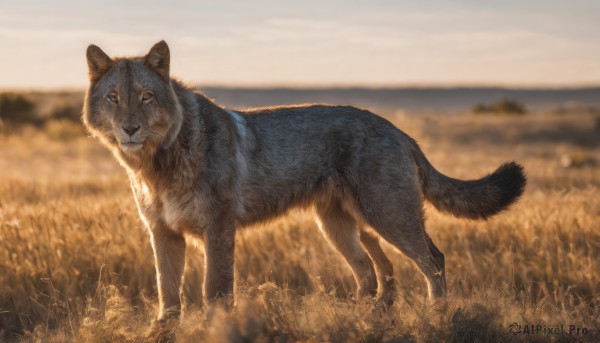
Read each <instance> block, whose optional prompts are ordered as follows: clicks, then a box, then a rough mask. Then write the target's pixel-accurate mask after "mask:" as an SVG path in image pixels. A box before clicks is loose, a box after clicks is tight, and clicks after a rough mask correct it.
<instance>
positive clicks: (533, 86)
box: [0, 78, 600, 93]
mask: <svg viewBox="0 0 600 343" xmlns="http://www.w3.org/2000/svg"><path fill="white" fill-rule="evenodd" d="M175 80H177V78H175ZM187 85H188V86H189V87H190V88H192V89H202V88H213V89H214V88H221V89H241V90H274V89H288V90H331V89H342V90H343V89H366V90H393V89H423V90H427V89H447V90H452V89H506V90H578V89H596V88H600V82H594V83H589V82H585V83H564V84H543V83H528V84H520V83H519V84H508V83H492V82H489V83H487V82H464V83H462V82H458V83H445V82H438V83H435V82H432V83H398V84H389V83H381V84H371V83H363V84H359V83H348V84H343V83H326V84H325V83H289V84H286V83H256V84H252V83H188V84H187ZM87 88H88V87H87V86H51V87H40V86H33V87H21V86H16V87H10V86H8V87H4V86H0V92H1V93H9V92H14V93H61V92H84V91H86V90H87Z"/></svg>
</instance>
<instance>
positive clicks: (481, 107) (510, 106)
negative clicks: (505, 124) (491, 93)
mask: <svg viewBox="0 0 600 343" xmlns="http://www.w3.org/2000/svg"><path fill="white" fill-rule="evenodd" d="M473 113H476V114H508V115H524V114H526V113H527V108H526V107H525V105H524V104H522V103H521V102H519V101H517V100H513V99H503V100H500V101H497V102H494V103H491V104H477V105H475V106H474V107H473Z"/></svg>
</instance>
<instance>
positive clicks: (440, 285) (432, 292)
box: [361, 182, 446, 299]
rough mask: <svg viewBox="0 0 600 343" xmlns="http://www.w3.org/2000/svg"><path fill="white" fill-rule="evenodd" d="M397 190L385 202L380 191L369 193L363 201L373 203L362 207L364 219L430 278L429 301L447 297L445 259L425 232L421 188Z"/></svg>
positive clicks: (412, 185)
mask: <svg viewBox="0 0 600 343" xmlns="http://www.w3.org/2000/svg"><path fill="white" fill-rule="evenodd" d="M397 187H398V188H396V189H389V190H388V192H387V198H386V199H385V200H382V199H381V197H380V196H379V194H381V190H380V189H378V188H374V189H365V190H364V192H365V193H363V197H364V198H365V199H370V201H365V202H363V203H362V204H363V205H362V207H361V210H362V211H363V215H365V219H366V221H367V223H368V224H369V225H370V226H371V227H372V228H373V230H375V231H376V232H377V233H378V234H379V235H380V236H381V237H382V238H383V239H385V240H386V241H387V242H389V243H390V244H392V245H393V246H394V247H396V248H397V249H398V250H400V251H401V252H402V253H403V254H404V255H405V256H406V257H408V258H410V259H411V260H413V261H414V262H415V264H416V265H417V267H418V268H419V270H420V271H421V272H422V273H423V275H424V276H425V277H426V278H427V286H428V295H429V298H430V299H435V298H438V297H441V296H444V295H446V281H445V280H446V276H445V273H446V271H445V266H444V255H443V254H442V253H441V252H440V251H439V250H438V248H437V247H436V246H435V245H434V244H433V241H432V240H431V238H429V236H428V235H427V233H426V232H425V229H424V223H423V222H424V220H423V211H422V201H421V198H420V192H419V190H418V184H416V183H409V182H406V183H403V184H399V185H397ZM365 206H368V207H365Z"/></svg>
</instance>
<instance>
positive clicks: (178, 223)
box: [134, 183, 207, 233]
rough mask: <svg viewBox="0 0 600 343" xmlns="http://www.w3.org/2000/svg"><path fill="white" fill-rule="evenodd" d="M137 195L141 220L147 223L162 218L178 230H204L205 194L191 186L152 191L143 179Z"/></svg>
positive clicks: (135, 191)
mask: <svg viewBox="0 0 600 343" xmlns="http://www.w3.org/2000/svg"><path fill="white" fill-rule="evenodd" d="M134 195H135V198H136V203H137V205H138V210H139V212H140V216H141V217H142V220H143V221H144V222H145V224H146V225H147V226H151V225H152V223H154V222H157V221H162V222H163V223H165V224H166V225H167V226H168V227H169V228H170V229H171V230H173V231H175V232H177V233H184V232H195V233H201V231H202V228H204V227H205V226H206V223H207V217H206V215H205V213H207V206H206V201H204V197H203V196H202V194H198V193H196V192H193V191H191V190H189V191H185V190H177V191H175V190H173V191H164V192H152V191H151V189H150V187H148V185H146V184H144V183H140V184H139V185H138V187H136V189H134Z"/></svg>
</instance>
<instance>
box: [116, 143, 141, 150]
mask: <svg viewBox="0 0 600 343" xmlns="http://www.w3.org/2000/svg"><path fill="white" fill-rule="evenodd" d="M120 145H121V149H123V151H137V150H140V149H141V148H142V146H143V145H144V144H143V143H138V142H123V143H120Z"/></svg>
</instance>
